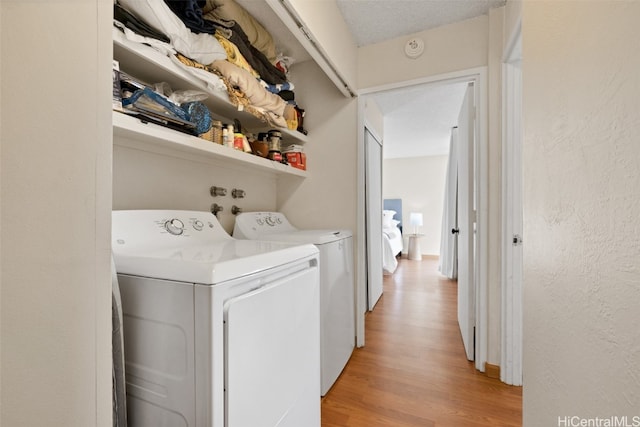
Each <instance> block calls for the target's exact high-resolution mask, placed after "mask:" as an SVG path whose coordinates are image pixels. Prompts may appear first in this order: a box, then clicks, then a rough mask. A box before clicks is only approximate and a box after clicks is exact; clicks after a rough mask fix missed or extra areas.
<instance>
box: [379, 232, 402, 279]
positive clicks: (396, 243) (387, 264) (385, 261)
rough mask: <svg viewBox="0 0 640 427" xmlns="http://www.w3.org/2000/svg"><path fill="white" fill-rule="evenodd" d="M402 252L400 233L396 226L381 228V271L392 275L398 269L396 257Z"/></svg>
mask: <svg viewBox="0 0 640 427" xmlns="http://www.w3.org/2000/svg"><path fill="white" fill-rule="evenodd" d="M401 252H402V232H401V231H400V229H399V228H398V227H397V226H394V227H383V228H382V269H383V270H384V272H385V273H389V274H392V273H393V272H394V271H396V267H398V260H397V259H396V255H398V254H399V253H401Z"/></svg>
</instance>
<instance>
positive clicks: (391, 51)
mask: <svg viewBox="0 0 640 427" xmlns="http://www.w3.org/2000/svg"><path fill="white" fill-rule="evenodd" d="M488 25H489V19H488V17H487V16H486V15H485V16H480V17H477V18H473V19H469V20H466V21H462V22H458V23H455V24H451V25H445V26H442V27H438V28H434V29H432V30H428V31H422V32H419V33H416V34H415V36H418V37H422V39H423V40H424V43H425V48H424V54H423V55H422V56H420V57H419V58H417V59H410V58H408V57H407V56H406V55H405V54H404V44H405V43H406V41H407V40H408V39H409V38H410V37H409V36H407V37H399V38H396V39H392V40H388V41H385V42H381V43H376V44H373V45H369V46H363V47H360V48H358V88H359V89H366V88H371V87H376V86H382V85H385V84H391V83H398V82H404V81H410V80H414V79H419V78H423V77H427V76H436V75H439V74H445V73H450V72H453V71H459V70H467V69H471V68H475V67H480V66H484V65H487V52H488V42H489V40H488V35H489V29H488ZM381 31H384V25H382V27H381Z"/></svg>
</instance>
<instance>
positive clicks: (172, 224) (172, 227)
mask: <svg viewBox="0 0 640 427" xmlns="http://www.w3.org/2000/svg"><path fill="white" fill-rule="evenodd" d="M164 229H165V230H167V231H168V232H169V233H170V234H173V235H174V236H179V235H181V234H182V233H183V232H184V224H183V223H182V221H180V220H179V219H177V218H174V219H170V220H169V221H167V222H165V223H164Z"/></svg>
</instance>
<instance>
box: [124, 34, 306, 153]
mask: <svg viewBox="0 0 640 427" xmlns="http://www.w3.org/2000/svg"><path fill="white" fill-rule="evenodd" d="M113 58H114V59H115V60H117V61H118V62H119V63H120V69H121V70H122V71H124V72H125V73H127V74H129V75H131V76H132V77H135V78H138V79H140V80H142V81H144V82H146V83H148V84H154V83H159V82H167V83H168V84H169V86H170V87H171V89H172V90H174V91H175V90H185V89H198V90H202V91H203V92H206V93H208V94H209V97H208V98H207V99H205V100H204V101H203V103H204V104H205V105H206V106H207V107H208V108H209V109H210V110H211V112H212V114H213V115H214V116H215V117H216V118H218V119H222V120H223V121H225V122H228V123H232V122H233V119H234V118H237V119H238V120H240V122H241V123H242V126H243V127H244V128H246V129H248V130H249V131H250V132H253V133H254V134H257V133H258V132H266V131H267V130H269V129H274V127H272V126H269V125H268V124H267V123H265V122H263V121H262V120H260V119H259V118H257V117H255V116H254V115H252V114H250V113H247V112H243V111H238V110H237V108H236V107H235V106H234V105H233V104H232V103H231V102H230V101H229V96H228V94H227V92H226V91H219V90H211V89H209V88H208V87H207V85H206V83H205V82H204V81H203V80H201V79H199V78H197V77H196V76H194V75H192V74H190V73H189V72H187V71H186V70H184V69H182V68H180V67H179V66H178V65H176V64H174V63H173V62H172V61H171V59H169V57H167V56H165V55H163V54H161V53H160V52H158V51H157V50H155V49H153V48H151V47H149V46H147V45H144V44H141V43H136V42H131V41H129V40H127V39H126V38H125V37H124V35H123V34H122V33H121V32H120V31H119V30H118V29H117V28H114V29H113ZM277 129H278V130H279V131H280V132H281V133H282V143H283V145H289V144H304V143H305V142H307V141H308V138H307V136H306V135H304V134H303V133H300V132H298V131H297V130H291V129H287V128H277Z"/></svg>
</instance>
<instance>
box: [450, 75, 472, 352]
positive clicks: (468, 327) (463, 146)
mask: <svg viewBox="0 0 640 427" xmlns="http://www.w3.org/2000/svg"><path fill="white" fill-rule="evenodd" d="M474 119H475V106H474V100H473V85H472V84H469V87H468V88H467V92H466V94H465V96H464V101H463V103H462V108H461V109H460V115H459V116H458V152H457V155H458V228H457V229H453V230H452V232H456V233H457V234H458V324H459V325H460V332H461V334H462V341H463V343H464V349H465V352H466V354H467V359H469V360H474V358H475V344H474V343H475V338H474V337H475V316H476V310H475V286H474V283H475V282H474V275H473V272H474V265H475V262H474V260H475V257H474V247H475V245H474V239H475V209H474V156H473V150H474V141H475V137H474V136H475V131H474V129H475V125H474Z"/></svg>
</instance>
